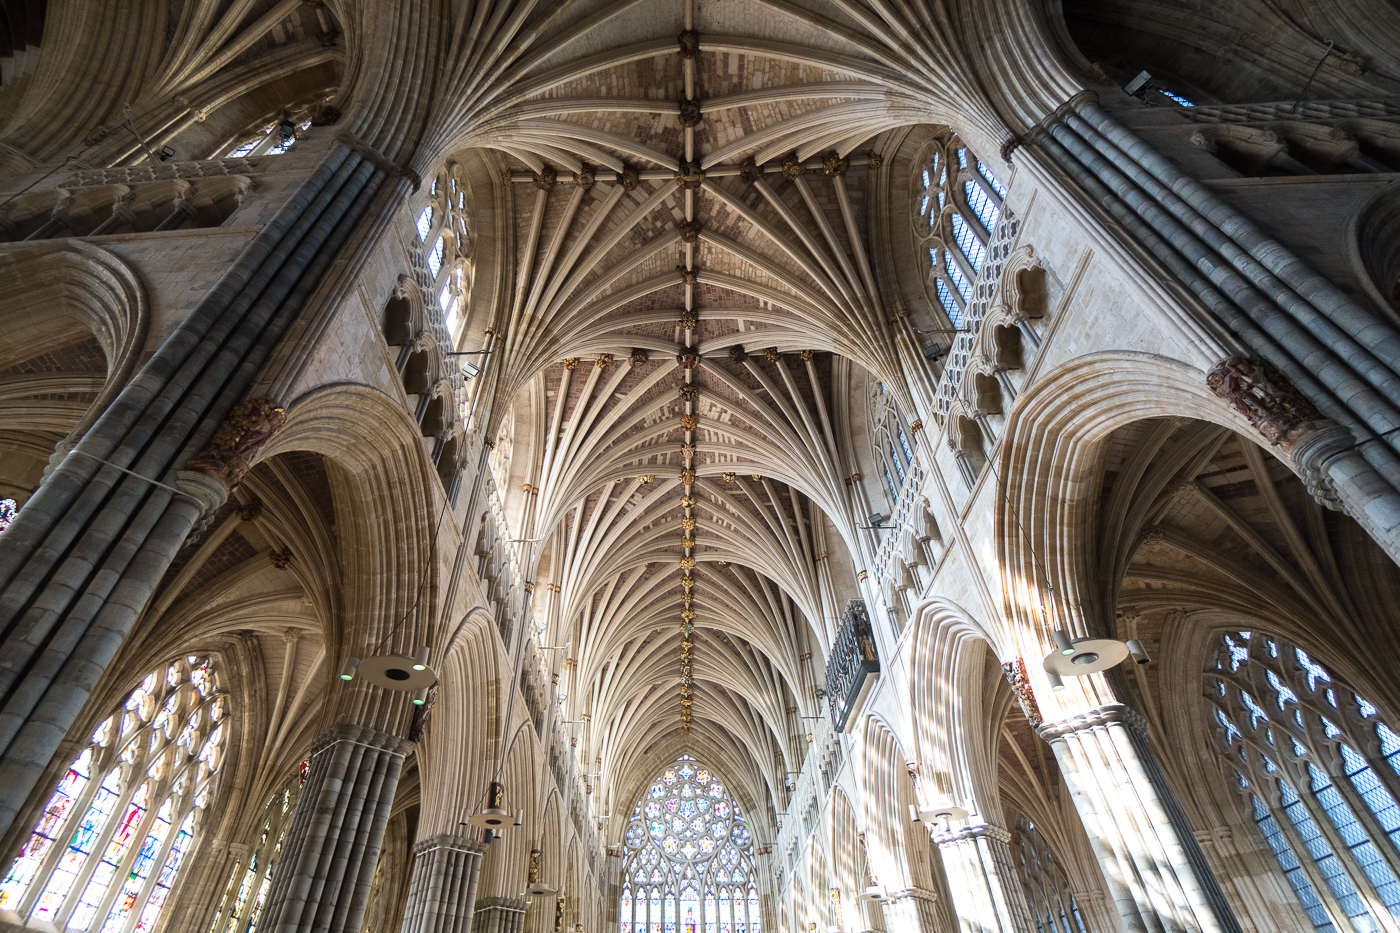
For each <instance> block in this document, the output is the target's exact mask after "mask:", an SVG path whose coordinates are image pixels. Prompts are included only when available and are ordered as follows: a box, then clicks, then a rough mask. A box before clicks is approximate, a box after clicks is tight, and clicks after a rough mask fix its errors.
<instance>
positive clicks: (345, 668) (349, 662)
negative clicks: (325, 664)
mask: <svg viewBox="0 0 1400 933" xmlns="http://www.w3.org/2000/svg"><path fill="white" fill-rule="evenodd" d="M359 667H360V659H359V658H346V659H345V663H344V664H342V665H340V679H341V680H354V679H355V671H356V670H358V669H359Z"/></svg>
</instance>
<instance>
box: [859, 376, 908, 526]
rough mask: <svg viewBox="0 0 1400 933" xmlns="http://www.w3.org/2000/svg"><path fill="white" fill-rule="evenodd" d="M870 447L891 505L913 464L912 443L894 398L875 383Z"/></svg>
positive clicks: (871, 404) (870, 404)
mask: <svg viewBox="0 0 1400 933" xmlns="http://www.w3.org/2000/svg"><path fill="white" fill-rule="evenodd" d="M867 423H868V425H869V429H870V446H871V449H872V450H874V452H875V459H876V462H877V463H878V465H879V469H880V473H881V475H882V476H883V477H884V481H885V490H886V491H887V492H888V493H889V495H890V499H891V505H893V503H894V501H896V500H898V499H899V493H900V490H902V489H903V488H904V480H905V478H906V476H907V473H908V470H909V468H910V467H911V466H912V465H913V463H914V448H913V442H912V441H911V440H910V437H909V434H908V432H907V431H906V430H905V427H904V422H903V421H902V420H901V419H900V417H899V411H898V409H897V408H896V407H895V402H894V396H893V395H891V394H890V393H889V392H887V391H886V390H885V387H884V386H883V385H880V384H878V383H876V389H875V390H874V391H872V392H871V393H870V397H869V419H868V422H867Z"/></svg>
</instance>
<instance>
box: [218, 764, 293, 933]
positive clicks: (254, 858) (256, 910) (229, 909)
mask: <svg viewBox="0 0 1400 933" xmlns="http://www.w3.org/2000/svg"><path fill="white" fill-rule="evenodd" d="M309 767H310V762H309V761H302V762H301V764H300V765H298V766H297V770H296V773H295V774H293V775H292V777H291V778H290V779H288V781H287V782H286V783H285V784H284V785H283V786H282V787H281V788H280V789H278V791H277V792H276V793H274V794H273V795H272V796H271V797H269V798H268V800H267V805H266V806H265V807H264V808H263V820H262V829H261V830H260V831H259V832H258V838H257V840H256V842H255V843H254V844H253V846H252V848H251V850H250V851H249V852H248V855H247V858H246V859H241V858H240V859H239V860H238V861H237V862H235V863H234V866H233V871H232V872H231V873H230V874H229V879H228V885H227V887H225V889H224V896H223V900H222V901H220V903H219V911H218V913H217V914H215V916H214V924H213V926H211V927H210V928H209V929H210V933H253V931H254V930H255V929H256V927H257V923H258V917H259V916H260V915H261V913H262V909H263V907H264V905H266V903H267V896H268V893H269V892H270V891H271V889H272V872H273V870H274V869H275V868H276V867H277V860H278V858H279V857H280V856H281V854H282V844H283V843H284V842H285V841H286V838H287V829H288V828H289V827H290V826H291V825H292V817H293V816H294V815H295V813H296V805H297V799H298V798H299V797H300V796H301V788H302V785H303V784H305V783H306V775H307V772H308V770H309Z"/></svg>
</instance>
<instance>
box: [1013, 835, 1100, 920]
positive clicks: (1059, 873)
mask: <svg viewBox="0 0 1400 933" xmlns="http://www.w3.org/2000/svg"><path fill="white" fill-rule="evenodd" d="M1011 850H1012V858H1013V860H1014V862H1015V866H1016V872H1017V874H1019V875H1020V876H1021V885H1022V886H1023V887H1024V888H1025V890H1026V902H1027V904H1029V905H1030V909H1031V913H1032V914H1033V915H1034V917H1035V926H1036V929H1037V930H1039V931H1040V933H1088V928H1087V927H1086V926H1085V925H1084V918H1083V916H1081V915H1080V913H1079V904H1078V903H1076V902H1075V899H1074V894H1073V893H1072V892H1071V890H1070V884H1069V878H1068V877H1067V876H1066V875H1065V870H1064V868H1062V867H1061V866H1060V864H1059V863H1058V862H1057V861H1056V860H1055V856H1054V854H1053V853H1052V852H1051V851H1050V846H1049V845H1047V844H1046V842H1045V837H1043V836H1041V834H1040V831H1039V830H1038V829H1036V828H1035V824H1034V823H1032V822H1031V821H1030V820H1028V819H1026V818H1025V817H1022V818H1021V819H1019V820H1017V821H1016V827H1015V829H1014V830H1013V832H1012V834H1011Z"/></svg>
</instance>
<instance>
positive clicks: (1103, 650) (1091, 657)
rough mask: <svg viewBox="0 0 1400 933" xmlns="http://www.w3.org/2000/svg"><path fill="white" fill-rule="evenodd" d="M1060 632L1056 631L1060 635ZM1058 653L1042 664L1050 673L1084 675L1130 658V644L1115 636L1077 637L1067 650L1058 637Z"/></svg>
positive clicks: (1066, 675)
mask: <svg viewBox="0 0 1400 933" xmlns="http://www.w3.org/2000/svg"><path fill="white" fill-rule="evenodd" d="M1059 634H1060V633H1059V632H1056V635H1057V636H1058V635H1059ZM1055 644H1056V646H1057V647H1059V648H1060V651H1059V653H1058V654H1051V655H1050V656H1049V657H1047V658H1046V659H1045V663H1044V664H1043V665H1042V666H1043V667H1044V668H1045V671H1046V672H1047V673H1050V674H1058V675H1059V676H1061V677H1083V676H1084V675H1085V674H1097V673H1099V672H1100V671H1106V670H1108V669H1109V668H1110V667H1113V666H1114V665H1116V664H1121V663H1122V662H1124V661H1126V660H1127V659H1128V646H1127V645H1125V644H1123V643H1122V642H1121V641H1118V640H1117V639H1114V638H1076V639H1074V641H1073V642H1070V643H1069V651H1068V652H1066V651H1065V649H1064V647H1063V646H1061V644H1060V639H1059V638H1058V637H1056V639H1055Z"/></svg>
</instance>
